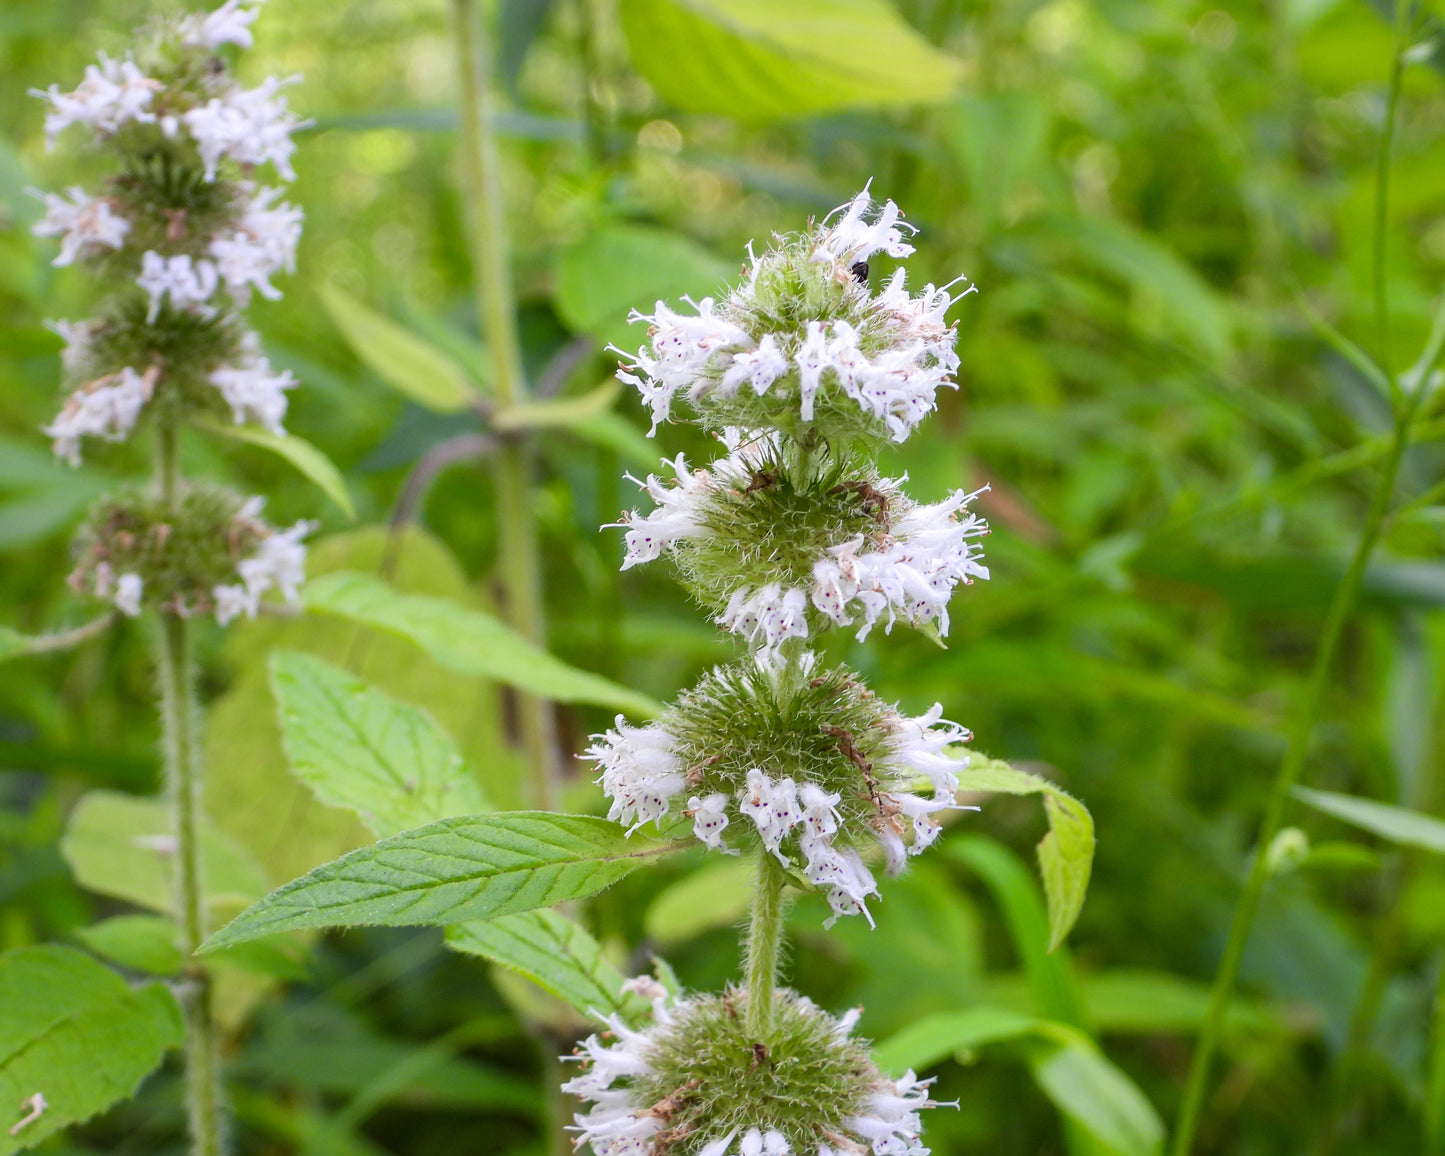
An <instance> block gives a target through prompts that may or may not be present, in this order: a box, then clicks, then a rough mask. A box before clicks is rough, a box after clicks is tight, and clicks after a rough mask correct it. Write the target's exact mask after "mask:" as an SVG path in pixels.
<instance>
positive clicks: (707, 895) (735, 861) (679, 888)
mask: <svg viewBox="0 0 1445 1156" xmlns="http://www.w3.org/2000/svg"><path fill="white" fill-rule="evenodd" d="M757 873H758V869H757V865H756V864H755V863H754V862H753V861H752V860H751V859H750V858H743V857H742V856H737V857H726V858H720V859H716V860H705V861H704V862H703V863H702V865H701V866H699V867H698V868H697V870H695V871H690V872H689V873H688V874H686V875H684V876H683V877H682V878H681V879H679V880H678V881H677V882H676V883H674V884H672V885H671V886H670V887H668V888H666V889H665V890H664V891H662V892H661V893H659V894H658V896H657V898H655V899H654V900H653V901H652V904H651V905H650V906H649V907H648V909H647V917H646V919H645V920H644V924H643V926H644V927H645V929H646V931H647V936H648V938H649V939H652V940H654V941H655V942H657V943H660V944H663V945H666V944H669V943H682V942H684V941H686V940H689V939H691V938H693V936H695V935H699V934H701V933H702V932H704V931H711V930H712V929H713V928H714V927H726V926H727V925H728V924H730V923H736V922H737V921H738V920H739V919H741V918H742V917H743V916H744V915H745V914H746V913H747V910H748V905H749V904H750V903H751V902H752V896H753V880H754V878H755V877H756V876H757Z"/></svg>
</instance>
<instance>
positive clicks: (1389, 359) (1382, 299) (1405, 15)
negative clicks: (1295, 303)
mask: <svg viewBox="0 0 1445 1156" xmlns="http://www.w3.org/2000/svg"><path fill="white" fill-rule="evenodd" d="M1411 7H1412V5H1411V0H1395V53H1394V58H1393V60H1392V61H1391V64H1390V87H1389V95H1388V97H1387V98H1386V104H1385V126H1384V131H1383V133H1382V135H1381V140H1380V155H1379V160H1378V165H1377V168H1376V172H1375V238H1374V246H1373V248H1374V289H1375V329H1376V341H1377V343H1378V345H1379V348H1378V350H1377V351H1376V354H1377V356H1378V357H1379V360H1380V368H1381V369H1383V370H1384V371H1385V378H1386V380H1387V381H1388V382H1389V383H1390V396H1391V397H1392V399H1393V400H1394V401H1395V403H1396V405H1398V404H1399V402H1400V383H1399V382H1398V381H1397V380H1396V378H1395V372H1394V364H1395V362H1394V356H1393V354H1392V353H1391V350H1390V305H1389V293H1388V285H1387V283H1386V277H1385V241H1386V230H1387V229H1388V227H1389V208H1390V154H1391V152H1392V151H1393V148H1394V143H1395V120H1396V114H1397V113H1398V112H1399V107H1400V88H1401V84H1402V82H1403V80H1404V76H1405V48H1406V47H1407V42H1408V40H1409V31H1410V9H1411Z"/></svg>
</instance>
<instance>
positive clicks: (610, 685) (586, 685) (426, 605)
mask: <svg viewBox="0 0 1445 1156" xmlns="http://www.w3.org/2000/svg"><path fill="white" fill-rule="evenodd" d="M301 600H302V601H303V602H304V603H305V604H306V606H307V607H308V608H309V609H311V610H319V611H322V612H323V613H326V614H335V615H338V616H339V617H341V618H349V619H351V620H352V621H353V622H360V623H362V624H364V625H366V626H376V627H380V628H381V629H382V630H389V631H391V632H392V633H394V634H399V635H401V636H402V637H403V638H408V639H410V640H411V641H412V642H414V643H416V645H418V646H420V647H421V648H422V649H423V650H425V651H426V652H427V653H428V654H429V655H431V657H432V658H433V659H435V660H436V661H437V662H439V663H441V664H442V665H443V666H446V667H450V668H451V669H452V670H455V671H458V672H459V673H461V674H470V675H478V676H480V677H482V678H494V679H496V680H497V681H498V682H504V683H506V684H507V685H508V686H515V687H516V688H517V689H518V690H525V691H531V692H532V693H533V694H537V695H541V696H542V697H543V698H550V699H553V700H555V701H557V702H590V703H596V704H597V705H599V706H609V707H613V708H615V709H617V710H625V711H629V712H631V713H634V714H641V715H654V714H656V713H657V712H658V711H659V710H661V709H662V708H661V707H660V706H659V704H658V703H657V702H655V701H654V700H653V699H651V698H648V696H647V695H645V694H641V693H639V692H637V691H635V690H628V689H627V687H625V686H618V685H617V683H615V682H611V681H610V680H608V679H605V678H603V677H602V676H601V675H597V674H590V673H588V672H587V671H585V670H578V669H577V668H576V667H575V666H569V665H568V664H567V663H565V662H563V661H562V660H561V659H560V658H557V657H556V656H554V655H551V654H549V653H547V651H545V650H542V649H541V648H539V647H536V646H533V645H532V644H531V643H530V642H528V641H527V640H526V639H525V638H523V637H522V636H521V635H520V634H518V633H517V632H516V631H515V630H513V629H511V628H510V627H508V626H506V625H504V624H503V623H501V622H499V621H498V620H497V619H495V618H493V617H492V616H491V615H490V614H483V613H482V612H481V611H479V610H468V609H467V608H466V607H464V606H458V605H457V604H456V603H455V602H448V601H446V600H445V599H442V598H427V597H423V596H422V595H418V594H398V593H397V592H396V591H395V590H393V589H392V588H391V587H390V586H388V585H387V584H386V583H385V582H382V581H380V580H378V579H376V578H372V577H369V576H367V575H365V574H351V573H345V572H342V573H336V574H327V575H326V576H325V577H323V578H318V579H316V580H315V581H313V582H308V583H307V584H306V586H305V588H304V589H303V590H302V592H301Z"/></svg>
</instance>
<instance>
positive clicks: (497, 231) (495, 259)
mask: <svg viewBox="0 0 1445 1156" xmlns="http://www.w3.org/2000/svg"><path fill="white" fill-rule="evenodd" d="M454 8H455V13H456V26H457V49H458V53H459V66H460V72H461V83H462V108H461V152H462V170H463V178H464V181H465V193H466V199H467V202H468V205H469V208H470V212H469V225H470V228H469V230H468V245H469V249H470V253H471V258H472V275H473V277H474V279H475V281H476V293H477V316H478V319H479V321H480V323H481V329H482V336H483V338H484V339H485V341H486V345H487V351H488V354H489V356H490V357H491V360H492V388H493V390H494V391H495V393H496V401H497V405H498V408H499V409H507V408H509V407H511V406H513V405H516V404H518V403H519V402H522V401H525V400H526V398H527V383H526V378H525V376H524V374H523V372H522V352H521V346H520V345H519V343H518V340H517V318H516V302H515V300H514V298H513V294H512V280H511V271H510V268H509V264H508V258H507V223H506V209H505V204H504V201H503V198H502V183H501V163H500V160H499V157H498V152H497V140H496V135H495V132H494V131H493V128H492V124H493V114H492V94H491V63H490V59H489V52H488V46H487V38H486V36H485V35H484V34H483V31H482V27H481V14H480V12H479V11H478V5H477V0H454ZM532 473H533V455H532V451H531V449H530V447H529V446H527V445H525V444H523V443H521V442H518V441H509V442H504V443H503V445H502V446H501V447H500V448H499V449H498V452H497V454H496V457H495V465H494V470H493V476H494V478H495V485H496V506H497V548H498V555H499V566H500V572H501V578H502V590H503V599H504V601H505V604H506V612H507V616H508V618H509V619H510V621H511V624H512V625H513V626H514V627H515V628H516V629H517V631H518V632H519V633H520V634H522V635H523V636H524V637H525V638H527V639H528V640H529V641H531V642H535V643H537V644H538V645H545V643H546V638H545V634H546V630H545V622H544V617H543V605H542V576H541V565H540V562H539V559H538V553H537V529H536V522H535V518H534V516H533V511H532V484H531V483H532ZM517 713H518V722H519V725H520V728H521V732H522V742H523V746H524V747H525V749H526V752H527V760H528V763H529V765H530V766H531V768H532V773H533V776H534V777H533V795H534V799H535V802H536V804H537V806H539V807H541V808H542V809H543V810H551V809H552V808H553V807H554V805H555V799H556V787H555V784H554V782H553V778H554V772H555V763H556V757H555V756H556V745H557V744H556V739H555V722H554V719H553V715H552V708H551V704H550V703H548V702H546V701H545V700H543V699H540V698H538V697H536V696H535V695H528V694H522V695H519V696H518V712H517Z"/></svg>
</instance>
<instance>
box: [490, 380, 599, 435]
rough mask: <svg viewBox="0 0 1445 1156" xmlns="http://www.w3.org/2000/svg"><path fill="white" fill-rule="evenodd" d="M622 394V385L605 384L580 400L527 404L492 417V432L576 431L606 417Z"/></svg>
mask: <svg viewBox="0 0 1445 1156" xmlns="http://www.w3.org/2000/svg"><path fill="white" fill-rule="evenodd" d="M621 392H622V383H621V382H620V381H617V380H615V379H614V380H612V381H604V382H603V383H602V384H601V385H599V386H598V387H597V388H596V389H591V390H588V391H587V392H586V393H583V394H579V395H577V396H576V397H549V398H544V399H543V400H541V401H525V402H522V403H521V404H519V405H514V406H510V407H508V408H507V409H499V410H498V411H497V412H496V413H494V414H492V420H491V424H492V428H493V429H499V430H519V429H575V428H576V427H577V426H579V425H581V424H583V423H585V422H587V421H589V420H591V419H592V418H594V417H596V416H597V415H598V414H600V413H606V412H607V411H608V410H609V409H611V408H612V403H613V402H614V401H616V400H617V395H618V394H619V393H621Z"/></svg>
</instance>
